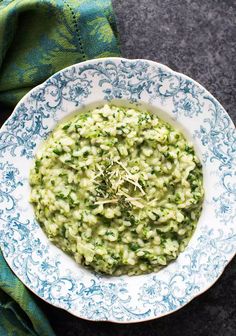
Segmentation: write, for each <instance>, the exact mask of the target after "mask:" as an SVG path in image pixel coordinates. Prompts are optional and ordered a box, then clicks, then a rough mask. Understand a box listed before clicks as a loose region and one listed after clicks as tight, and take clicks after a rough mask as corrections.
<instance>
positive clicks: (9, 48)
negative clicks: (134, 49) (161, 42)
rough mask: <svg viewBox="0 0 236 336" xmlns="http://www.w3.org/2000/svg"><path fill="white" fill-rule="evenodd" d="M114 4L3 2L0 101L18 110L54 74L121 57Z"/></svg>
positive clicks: (97, 0) (94, 0)
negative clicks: (100, 59) (92, 61)
mask: <svg viewBox="0 0 236 336" xmlns="http://www.w3.org/2000/svg"><path fill="white" fill-rule="evenodd" d="M116 37H117V31H116V25H115V20H114V15H113V11H112V7H111V1H110V0H13V1H11V0H3V1H0V102H3V103H7V104H10V105H12V106H14V105H15V104H16V103H17V102H18V101H19V99H20V98H22V96H23V95H25V94H26V93H27V92H28V91H29V90H30V89H31V88H32V87H34V86H36V85H37V84H39V83H42V82H43V81H44V80H45V79H46V78H48V77H49V76H50V75H52V74H53V73H55V72H56V71H58V70H60V69H62V68H65V67H66V66H69V65H71V64H74V63H78V62H81V61H85V60H87V59H91V58H96V57H104V56H117V55H119V47H118V44H117V38H116Z"/></svg>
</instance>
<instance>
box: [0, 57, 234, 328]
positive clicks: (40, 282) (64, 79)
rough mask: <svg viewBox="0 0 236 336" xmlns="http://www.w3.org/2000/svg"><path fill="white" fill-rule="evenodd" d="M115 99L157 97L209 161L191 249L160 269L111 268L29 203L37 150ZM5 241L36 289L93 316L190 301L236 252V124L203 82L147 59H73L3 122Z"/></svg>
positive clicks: (146, 312) (163, 310) (118, 316)
mask: <svg viewBox="0 0 236 336" xmlns="http://www.w3.org/2000/svg"><path fill="white" fill-rule="evenodd" d="M106 102H114V103H116V104H120V105H124V104H129V105H135V106H140V107H142V106H144V107H145V106H149V108H150V109H151V110H152V111H154V112H157V113H159V114H160V116H161V117H163V118H165V119H166V120H168V121H169V122H171V123H173V124H176V125H177V126H179V127H181V128H182V129H183V131H184V132H185V134H186V136H187V137H188V138H189V139H191V140H192V141H193V143H194V144H195V146H196V150H197V151H198V153H199V156H200V158H201V160H202V163H203V171H204V184H205V192H206V195H205V201H204V207H203V212H202V215H201V218H200V221H199V223H198V226H197V230H196V232H195V233H194V236H193V238H192V239H191V241H190V243H189V245H188V247H187V248H186V250H185V251H184V252H183V253H181V254H180V256H179V257H178V259H177V260H176V261H175V262H173V263H171V264H170V265H168V267H166V268H164V269H162V270H161V271H160V272H158V273H151V274H148V275H142V276H134V277H127V276H122V277H108V276H102V275H99V274H96V273H93V272H91V271H89V270H87V269H85V268H83V267H81V266H79V265H77V264H76V263H75V262H74V261H73V260H72V259H71V258H70V257H68V256H67V255H65V254H64V253H63V252H62V251H60V250H59V249H58V248H57V247H55V246H54V245H52V244H51V243H50V242H49V241H48V239H47V237H46V236H45V234H44V233H43V231H42V230H41V228H40V226H39V224H38V223H37V221H36V220H35V218H34V213H33V209H32V207H31V205H30V204H29V202H28V199H29V194H30V187H29V183H28V176H29V169H30V167H31V165H32V160H33V156H34V153H35V151H37V148H38V146H39V145H40V143H41V142H42V141H43V140H44V139H45V138H46V137H47V136H48V134H49V133H50V131H51V130H52V129H53V127H54V126H55V125H56V123H57V122H58V121H59V120H60V119H62V118H64V117H66V116H67V115H69V114H71V113H73V112H74V111H76V110H77V109H82V108H84V107H86V106H96V105H97V106H98V105H102V104H104V103H106ZM0 156H1V163H0V201H1V208H0V245H1V249H2V251H3V254H4V256H5V258H6V260H7V262H8V264H9V266H10V267H11V268H12V270H13V271H14V273H15V274H16V275H17V276H18V277H19V278H20V279H21V281H22V282H23V283H24V284H25V285H26V286H27V287H29V288H30V289H31V290H32V291H33V292H34V293H35V294H36V295H38V296H39V297H41V298H42V299H44V300H45V301H47V302H48V303H51V304H53V305H55V306H57V307H61V308H63V309H65V310H67V311H69V312H70V313H72V314H74V315H76V316H78V317H82V318H85V319H90V320H106V321H114V322H138V321H144V320H148V319H152V318H157V317H161V316H164V315H166V314H169V313H171V312H174V311H175V310H177V309H179V308H181V307H183V306H184V305H185V304H187V303H188V302H189V301H190V300H192V299H193V298H194V297H196V296H197V295H199V294H200V293H202V292H204V291H205V290H206V289H207V288H209V287H210V286H211V285H212V284H213V283H214V282H215V281H216V280H217V279H218V277H219V276H220V275H221V273H222V272H223V270H224V267H225V266H226V265H227V263H228V262H229V261H230V260H231V259H232V257H233V256H234V254H235V251H236V229H235V227H236V225H235V224H236V223H235V222H236V208H235V201H236V184H235V180H236V171H235V167H236V132H235V127H234V125H233V123H232V121H231V120H230V118H229V116H228V114H227V113H226V112H225V110H224V109H223V108H222V106H221V105H220V104H219V103H218V102H217V101H216V100H215V99H214V98H213V97H212V96H211V94H210V93H209V92H207V91H206V90H205V89H204V88H203V87H202V86H201V85H199V84H198V83H196V82H195V81H193V80H192V79H190V78H188V77H186V76H184V75H182V74H179V73H176V72H174V71H172V70H170V69H169V68H167V67H166V66H164V65H161V64H158V63H155V62H152V61H147V60H128V59H122V58H104V59H97V60H92V61H86V62H83V63H80V64H76V65H73V66H71V67H68V68H66V69H64V70H61V71H60V72H58V73H56V74H55V75H53V76H52V77H50V78H49V79H48V80H47V81H46V82H44V83H43V84H41V85H39V86H38V87H36V88H35V89H33V90H32V91H30V92H29V93H28V94H27V95H26V96H25V97H24V98H23V99H22V100H21V101H20V102H19V104H18V105H17V106H16V108H15V110H14V112H13V114H12V115H11V117H10V118H9V119H8V120H7V122H6V123H5V124H4V126H3V127H2V129H1V131H0Z"/></svg>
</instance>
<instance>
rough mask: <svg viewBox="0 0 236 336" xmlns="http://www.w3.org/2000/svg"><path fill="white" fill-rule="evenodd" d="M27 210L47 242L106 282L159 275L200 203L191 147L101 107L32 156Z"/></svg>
mask: <svg viewBox="0 0 236 336" xmlns="http://www.w3.org/2000/svg"><path fill="white" fill-rule="evenodd" d="M30 184H31V187H32V189H31V199H30V200H31V202H32V204H33V205H34V210H35V214H36V218H37V220H38V221H39V223H40V224H41V226H42V228H43V229H44V231H45V232H46V234H47V236H48V238H49V239H50V240H51V241H52V242H54V243H55V244H56V245H57V246H58V247H60V248H61V249H62V250H63V251H65V252H67V253H69V254H70V255H71V256H73V258H74V259H75V260H76V262H77V263H79V264H83V265H86V266H90V267H92V268H93V269H94V270H95V271H97V272H102V273H106V274H113V275H121V274H128V275H133V274H143V273H149V272H153V271H158V270H159V269H160V268H161V267H163V266H165V265H167V264H168V263H169V262H170V261H171V260H174V259H176V258H177V256H178V254H179V253H180V252H181V251H183V250H184V248H185V247H186V245H187V244H188V242H189V239H190V238H191V236H192V234H193V232H194V229H195V227H196V223H197V221H198V219H199V216H200V213H201V208H202V201H203V195H204V192H203V178H202V169H201V164H200V161H199V159H198V158H197V156H196V154H195V152H194V148H193V146H192V145H191V144H190V143H188V142H187V140H186V139H185V137H184V136H183V134H182V133H181V132H179V131H178V130H176V129H174V128H173V127H172V126H171V125H170V124H168V123H167V122H164V121H163V120H161V119H160V118H158V117H157V116H156V115H154V114H151V113H148V112H147V111H143V110H142V111H139V110H135V109H133V108H121V107H116V106H108V105H105V106H104V107H102V108H96V109H94V110H92V111H89V112H81V113H77V114H76V115H74V116H73V117H71V118H70V119H68V120H66V121H63V122H62V123H60V124H59V125H58V126H57V127H56V128H55V129H54V131H53V132H52V134H51V136H50V137H49V139H48V140H47V141H46V142H45V143H44V144H43V145H42V146H41V147H40V149H39V150H38V152H37V154H36V158H35V163H34V167H33V168H32V169H31V173H30Z"/></svg>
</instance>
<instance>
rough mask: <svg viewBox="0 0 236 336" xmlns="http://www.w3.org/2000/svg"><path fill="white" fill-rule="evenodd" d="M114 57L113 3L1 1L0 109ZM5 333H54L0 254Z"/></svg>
mask: <svg viewBox="0 0 236 336" xmlns="http://www.w3.org/2000/svg"><path fill="white" fill-rule="evenodd" d="M118 55H120V51H119V46H118V41H117V31H116V24H115V19H114V15H113V11H112V7H111V0H0V105H1V104H3V106H4V105H5V106H7V105H8V106H11V107H14V106H15V104H16V103H17V102H18V101H19V100H20V98H21V97H23V96H24V95H25V94H26V93H27V92H28V91H29V90H30V89H32V88H33V87H34V86H36V85H38V84H40V83H42V82H43V81H44V80H45V79H46V78H48V77H49V76H51V75H52V74H53V73H55V72H56V71H58V70H60V69H62V68H64V67H66V66H69V65H71V64H73V63H78V62H81V61H85V60H87V59H91V58H96V57H105V56H118ZM1 112H2V111H1ZM3 112H4V111H3ZM0 213H1V212H0ZM5 335H6V336H10V335H12V336H13V335H14V336H25V335H27V336H28V335H35V336H36V335H38V336H44V335H45V336H50V335H54V333H53V331H52V329H51V327H50V325H49V323H48V321H47V319H46V317H45V316H44V315H43V313H42V311H41V310H40V308H39V307H38V306H37V304H36V302H35V301H34V298H33V296H32V294H31V293H30V292H29V291H28V290H27V289H26V288H25V287H24V285H23V284H22V283H21V282H20V281H19V280H18V279H17V277H16V276H15V275H14V274H13V273H12V271H11V270H10V269H9V267H8V266H7V264H6V262H5V260H4V258H3V256H2V254H1V251H0V336H5Z"/></svg>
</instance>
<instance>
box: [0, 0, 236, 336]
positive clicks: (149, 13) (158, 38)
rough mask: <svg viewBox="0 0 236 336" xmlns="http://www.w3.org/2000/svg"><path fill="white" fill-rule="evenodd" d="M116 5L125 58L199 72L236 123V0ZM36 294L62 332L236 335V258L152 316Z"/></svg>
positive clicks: (125, 0)
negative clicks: (95, 318)
mask: <svg viewBox="0 0 236 336" xmlns="http://www.w3.org/2000/svg"><path fill="white" fill-rule="evenodd" d="M113 6H114V9H115V12H116V16H117V22H118V28H119V32H120V40H121V48H122V54H123V56H124V57H128V58H146V59H150V60H154V61H158V62H161V63H163V64H166V65H168V66H169V67H171V68H172V69H173V70H177V71H180V72H183V73H185V74H186V75H188V76H190V77H192V78H194V79H195V80H197V81H198V82H199V83H201V84H202V85H203V86H204V87H206V88H207V89H208V90H209V91H210V92H211V93H212V94H213V95H214V96H215V97H216V98H217V99H218V100H219V101H220V103H221V104H222V105H223V106H224V107H225V109H226V110H227V112H228V113H229V114H230V116H231V118H232V119H233V121H234V122H236V109H235V107H236V1H235V0H197V1H193V0H113ZM2 108H3V107H1V109H2ZM0 118H2V121H3V119H5V118H6V114H2V113H0ZM0 121H1V120H0ZM36 300H37V302H39V304H40V306H41V307H42V309H43V310H44V312H45V313H46V315H47V317H48V319H49V320H50V322H51V324H52V326H53V328H54V330H55V332H56V334H57V335H58V336H75V335H76V336H77V335H78V336H108V335H109V336H113V335H114V336H154V335H155V336H172V335H173V336H174V335H175V336H190V335H191V336H204V335H207V336H213V335H214V336H235V335H236V258H234V260H233V261H231V263H230V264H229V265H228V266H227V267H226V269H225V271H224V273H223V275H222V276H221V278H220V279H219V280H218V281H217V283H216V284H215V285H214V286H213V287H212V288H211V289H209V290H208V291H207V292H206V293H204V294H202V295H200V296H199V297H197V298H196V299H194V300H193V301H192V302H190V303H189V304H188V305H187V306H185V307H184V308H183V309H181V310H179V311H178V312H176V313H174V314H172V315H169V316H166V317H164V318H161V319H158V320H153V321H149V322H144V323H138V324H130V325H128V324H127V325H125V324H122V325H119V324H112V323H108V322H107V323H102V322H89V321H84V320H81V319H79V318H76V317H74V316H72V315H70V314H68V313H66V312H64V311H62V310H60V309H57V308H54V307H52V306H49V305H47V304H46V303H44V302H42V301H41V300H39V299H37V298H36Z"/></svg>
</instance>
